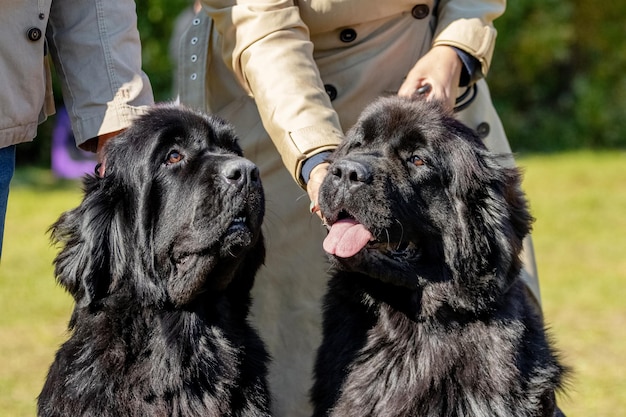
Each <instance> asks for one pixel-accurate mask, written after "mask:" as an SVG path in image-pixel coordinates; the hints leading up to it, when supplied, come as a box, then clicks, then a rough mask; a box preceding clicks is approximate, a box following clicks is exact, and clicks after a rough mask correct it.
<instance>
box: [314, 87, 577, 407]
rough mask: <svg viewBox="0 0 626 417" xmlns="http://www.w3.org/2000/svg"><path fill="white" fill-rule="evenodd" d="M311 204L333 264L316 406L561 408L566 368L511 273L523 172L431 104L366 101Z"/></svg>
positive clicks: (522, 212)
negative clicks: (325, 228)
mask: <svg viewBox="0 0 626 417" xmlns="http://www.w3.org/2000/svg"><path fill="white" fill-rule="evenodd" d="M319 204H320V207H321V209H322V212H323V213H324V216H325V217H326V220H327V222H328V224H329V226H330V230H329V233H328V236H327V238H326V240H325V241H324V249H325V250H326V252H328V253H329V258H330V261H331V264H332V266H333V273H332V277H331V280H330V283H329V287H328V292H327V294H326V297H325V307H324V308H325V309H324V320H323V341H322V345H321V347H320V349H319V351H318V357H317V361H316V365H315V378H316V380H315V383H314V387H313V389H312V400H313V403H314V406H315V413H314V415H315V416H341V417H346V416H355V417H356V416H358V417H362V416H385V417H390V416H420V417H435V416H436V417H441V416H446V417H461V416H464V417H467V416H474V417H478V416H502V417H505V416H506V417H515V416H519V417H522V416H524V417H530V416H545V417H547V416H550V417H552V416H555V415H560V411H559V410H558V408H557V406H556V402H555V390H557V389H559V388H560V387H561V385H562V381H563V378H564V375H565V373H566V369H565V367H564V366H562V365H561V364H560V363H559V360H558V358H557V355H556V353H555V350H554V349H553V347H552V345H551V343H550V342H549V340H548V338H547V336H546V333H545V331H544V325H543V321H542V317H541V316H540V314H539V313H537V311H536V308H535V307H534V306H533V305H532V301H530V299H529V296H528V294H527V292H526V290H525V288H524V284H523V282H522V281H521V280H520V279H519V272H520V268H521V261H520V258H519V254H520V251H521V249H522V240H523V239H524V237H525V236H526V235H527V234H528V233H529V231H530V228H531V223H532V218H531V216H530V214H529V212H528V209H527V203H526V200H525V198H524V195H523V194H522V192H521V190H520V174H519V172H518V171H517V170H515V169H510V168H504V167H503V166H501V165H500V164H499V163H498V158H497V157H496V156H494V155H492V154H490V153H489V152H488V151H487V150H486V149H485V147H484V146H483V145H482V143H481V142H480V140H479V139H478V137H477V136H476V134H475V133H474V132H473V131H472V130H470V129H469V128H467V127H465V126H464V125H463V124H461V123H460V122H458V121H457V120H455V119H454V118H453V117H452V116H451V115H448V114H446V113H445V112H444V111H443V110H442V109H441V108H440V106H439V105H437V104H432V103H428V102H426V101H422V100H415V101H411V100H407V99H402V98H398V97H393V98H391V97H389V98H382V99H379V101H377V102H375V103H373V104H372V105H371V106H369V107H368V108H367V109H366V110H365V111H364V113H363V115H362V116H361V118H360V119H359V121H358V122H357V124H356V125H355V126H354V127H353V128H352V129H351V130H350V132H349V133H348V135H347V140H346V141H345V142H344V143H342V145H341V146H340V147H339V149H337V151H336V152H335V154H334V155H333V157H332V164H331V166H330V167H329V175H328V176H327V177H326V179H325V181H324V183H323V184H322V187H321V189H320V197H319Z"/></svg>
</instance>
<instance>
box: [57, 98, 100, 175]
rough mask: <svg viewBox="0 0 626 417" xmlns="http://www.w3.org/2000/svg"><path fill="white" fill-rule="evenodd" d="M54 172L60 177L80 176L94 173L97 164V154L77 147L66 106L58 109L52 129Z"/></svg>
mask: <svg viewBox="0 0 626 417" xmlns="http://www.w3.org/2000/svg"><path fill="white" fill-rule="evenodd" d="M51 159H52V172H53V173H54V175H55V176H57V177H59V178H68V179H74V178H80V177H82V176H83V175H84V174H92V173H93V172H94V168H95V166H96V163H97V161H96V154H94V153H91V152H87V151H83V150H82V149H79V148H77V147H76V143H75V142H74V134H73V133H72V126H71V124H70V118H69V115H68V114H67V110H65V107H61V108H59V109H58V110H57V114H56V123H55V126H54V129H53V131H52V155H51Z"/></svg>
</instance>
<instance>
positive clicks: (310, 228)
mask: <svg viewBox="0 0 626 417" xmlns="http://www.w3.org/2000/svg"><path fill="white" fill-rule="evenodd" d="M294 3H295V4H294ZM203 5H204V8H205V11H206V12H207V13H208V14H203V13H201V14H200V15H198V16H197V17H196V19H195V20H194V21H193V22H192V25H191V27H190V28H189V30H188V32H187V34H186V35H185V37H184V38H183V40H182V41H181V48H180V56H179V62H180V63H181V65H180V67H179V83H180V84H179V85H180V91H179V93H180V98H181V102H182V103H183V104H187V105H190V106H193V107H198V108H201V109H203V110H206V111H209V112H212V113H216V114H218V115H220V116H222V117H224V118H225V119H227V120H228V121H230V122H231V123H233V124H234V125H235V128H236V130H237V133H238V135H239V137H240V144H241V145H242V147H243V149H244V154H245V155H246V156H247V157H248V158H250V159H252V160H253V161H254V162H255V163H257V165H259V167H260V169H261V175H262V179H263V184H264V188H265V192H266V199H267V210H266V212H267V214H266V220H265V224H264V233H265V238H266V241H267V245H268V254H267V259H266V264H265V267H264V268H263V269H262V270H261V271H260V273H259V275H258V276H257V280H256V283H255V287H254V289H253V310H252V313H253V317H252V319H253V322H254V324H255V325H256V326H257V327H258V328H259V329H260V332H261V336H262V338H263V339H264V341H265V342H266V343H267V345H268V347H269V349H270V353H271V354H272V356H273V361H272V365H271V367H270V386H271V389H272V391H273V393H274V407H273V408H274V411H275V415H277V416H289V417H292V416H305V415H310V408H309V407H308V404H307V399H308V395H307V392H308V389H309V388H310V385H311V382H310V381H311V369H312V363H313V358H314V352H315V349H316V348H317V346H318V344H319V336H320V335H319V326H320V318H321V311H320V298H321V296H322V294H323V292H324V289H325V284H326V279H327V276H328V275H327V274H328V272H327V264H326V263H325V255H324V254H323V252H322V248H321V241H322V239H323V237H324V235H325V231H324V230H323V228H322V227H321V225H320V221H319V219H318V218H317V217H315V216H311V217H309V216H307V215H306V213H307V211H308V205H309V200H308V197H307V195H306V193H305V192H304V191H303V190H302V188H300V187H303V186H304V184H303V181H302V178H301V176H300V170H301V168H302V163H303V161H305V160H306V159H307V158H309V157H311V156H313V155H315V154H316V153H318V152H322V151H325V150H330V149H333V148H334V147H335V145H336V144H337V143H338V142H339V141H340V140H341V139H342V138H343V132H345V131H346V130H347V129H348V128H350V127H351V126H352V124H353V123H354V122H355V120H356V118H357V116H358V115H359V113H360V112H361V110H362V109H363V108H364V107H365V106H366V105H367V104H368V103H369V102H371V101H372V100H373V99H374V98H375V97H377V96H380V95H388V94H395V93H396V92H397V91H398V89H399V87H400V85H401V84H402V81H403V79H404V77H405V75H406V74H407V72H408V71H409V69H410V68H411V67H412V66H413V65H414V64H415V63H416V61H417V60H418V59H419V58H420V57H421V56H422V55H424V54H425V53H426V52H427V51H428V50H429V49H430V48H431V47H432V46H433V45H451V46H455V47H457V48H460V49H462V50H463V51H466V52H468V53H469V54H471V55H472V56H474V57H475V58H477V59H478V61H479V62H480V65H481V70H482V73H483V74H487V73H488V71H489V66H490V63H491V58H492V55H493V50H494V42H495V37H496V31H495V29H494V27H493V26H492V21H493V19H495V18H496V17H498V16H499V15H500V14H501V13H502V12H503V11H504V8H505V1H504V0H442V1H440V3H439V7H438V8H437V10H434V8H433V7H434V4H433V1H430V0H426V1H422V0H417V1H407V0H385V1H381V0H344V1H340V0H309V1H295V2H294V1H288V0H256V1H255V0H238V1H237V0H204V1H203ZM434 12H435V13H436V15H437V16H438V17H437V18H435V17H434ZM207 46H208V47H207ZM477 91H478V94H477V96H476V99H475V100H474V101H473V102H472V104H471V105H470V106H469V107H468V108H467V109H465V110H463V111H462V112H460V113H458V117H459V118H460V119H461V120H463V121H464V122H465V123H466V124H468V125H469V126H471V127H473V128H476V129H477V130H478V131H479V132H481V135H482V137H483V140H484V141H485V143H486V144H487V146H488V147H489V148H491V149H492V150H493V151H496V152H500V153H502V152H504V153H508V152H510V148H509V145H508V141H507V139H506V136H505V133H504V130H503V128H502V125H501V123H500V121H499V119H498V116H497V114H496V112H495V110H494V108H493V105H492V103H491V99H490V96H489V91H488V88H487V84H486V83H485V81H484V80H481V81H479V82H478V90H477ZM277 150H278V152H277ZM510 163H511V164H513V161H512V159H511V160H510ZM285 168H286V169H285ZM294 180H295V181H294ZM298 185H299V186H300V187H299V186H298ZM529 242H530V241H529ZM530 253H531V254H532V252H530ZM527 265H528V267H527V270H528V271H527V273H526V275H527V278H529V281H532V282H533V283H535V284H536V272H535V270H534V263H533V258H532V256H531V257H530V258H529V260H528V262H527ZM532 288H533V290H534V292H535V295H536V297H537V298H538V297H539V292H538V287H537V286H536V285H533V286H532Z"/></svg>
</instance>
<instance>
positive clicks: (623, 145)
mask: <svg viewBox="0 0 626 417" xmlns="http://www.w3.org/2000/svg"><path fill="white" fill-rule="evenodd" d="M190 5H191V1H189V0H139V1H137V10H138V15H139V30H140V33H141V36H142V43H143V61H144V69H145V71H146V73H147V74H148V75H149V77H150V79H151V82H152V85H153V88H154V91H155V96H156V98H157V100H159V101H166V100H170V99H171V98H172V97H173V96H174V94H173V91H172V73H173V63H172V60H171V57H170V55H169V51H168V48H169V42H170V38H171V35H172V31H173V28H174V21H175V18H176V16H178V15H179V13H180V12H181V11H182V10H183V9H185V8H187V7H189V6H190ZM624 22H626V2H624V1H614V2H602V3H598V2H595V1H592V0H542V1H539V0H516V1H511V2H509V4H508V6H507V12H506V13H505V15H504V16H503V17H501V18H500V19H498V20H497V21H496V23H495V24H496V27H497V29H498V41H497V46H496V52H495V56H494V60H493V65H492V69H491V72H490V73H489V75H488V81H489V84H490V88H491V91H492V96H493V100H494V102H495V104H496V107H497V108H498V110H499V112H500V115H501V117H502V120H503V123H504V126H505V128H506V130H507V134H508V136H509V139H510V141H511V145H512V147H513V149H514V151H515V152H516V154H517V158H518V162H519V164H520V165H521V166H522V167H523V168H524V170H525V182H524V188H525V189H526V191H527V193H528V195H529V198H530V202H531V208H532V211H533V214H534V216H535V217H536V218H537V222H536V224H535V231H534V239H535V245H536V248H535V249H536V252H537V260H538V265H539V273H540V279H541V286H542V295H543V302H544V311H545V315H546V320H547V322H548V324H549V325H550V327H551V332H552V334H553V335H554V338H555V340H556V342H557V345H558V346H559V347H560V349H561V351H562V352H563V358H564V360H565V361H566V362H567V363H568V364H569V365H571V366H572V368H573V369H574V375H573V378H572V379H571V381H570V386H569V389H568V391H567V394H565V395H561V397H560V402H561V404H562V406H563V409H564V411H565V413H566V414H567V415H568V416H569V417H572V416H574V417H576V416H581V417H582V416H599V417H613V416H620V415H622V414H623V411H622V410H624V409H626V394H625V392H626V375H625V369H626V367H625V366H624V365H623V362H622V361H624V359H625V358H626V303H625V302H624V301H623V298H624V297H623V296H622V293H623V288H622V287H621V286H622V285H624V284H625V283H626V257H625V256H624V255H625V248H626V112H625V109H626V75H624V74H625V73H626V45H624V40H625V39H626V24H625V23H624ZM57 97H60V94H57ZM54 122H55V118H54V117H52V118H50V120H49V121H47V122H46V123H45V124H43V125H42V126H41V128H40V132H39V137H38V139H37V140H36V141H34V142H33V143H29V144H22V145H20V146H18V167H19V169H18V173H17V174H16V178H15V180H14V182H13V184H12V189H11V196H10V198H9V212H8V214H7V226H6V230H5V242H4V246H5V247H4V253H3V260H2V265H1V266H0V309H1V310H0V311H1V313H2V314H0V358H2V359H1V362H0V417H4V416H32V415H34V414H35V412H34V404H35V397H36V395H37V394H38V393H39V390H40V389H41V386H42V383H43V378H44V377H45V373H46V372H47V368H48V366H49V364H50V362H51V361H52V360H53V354H54V352H55V351H56V349H57V347H58V345H59V344H60V343H61V342H62V341H63V340H64V339H65V338H66V336H67V335H66V333H65V327H66V324H67V320H68V318H69V314H70V311H71V300H70V298H69V297H68V296H67V295H66V294H65V293H64V292H63V291H62V289H60V288H59V287H58V286H56V284H55V282H54V278H53V272H52V266H51V262H52V259H53V257H54V254H55V253H56V249H55V248H53V247H51V246H50V244H49V241H48V236H47V234H46V230H47V228H48V227H49V226H50V224H52V222H54V220H55V219H56V218H57V217H58V216H59V214H60V213H61V212H62V211H64V210H67V209H69V208H71V207H73V206H75V205H76V204H78V202H79V200H80V184H79V183H78V182H76V181H67V180H59V179H56V178H54V177H53V176H52V175H51V173H50V170H49V166H50V140H49V138H50V136H51V132H52V128H53V125H54Z"/></svg>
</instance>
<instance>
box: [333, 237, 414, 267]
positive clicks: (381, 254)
mask: <svg viewBox="0 0 626 417" xmlns="http://www.w3.org/2000/svg"><path fill="white" fill-rule="evenodd" d="M332 259H333V260H334V263H335V264H336V265H339V266H341V268H342V269H348V270H353V271H355V272H356V271H358V272H370V271H371V270H372V268H376V269H377V268H381V267H382V268H386V269H389V270H390V271H393V270H398V271H401V270H406V266H407V265H415V264H417V263H419V262H420V261H421V260H422V249H421V248H420V246H419V244H416V243H413V242H400V243H394V242H380V241H378V240H373V241H371V242H369V243H368V244H367V245H366V246H365V247H364V248H363V249H361V250H360V251H359V252H357V253H356V254H354V255H353V256H349V257H341V256H337V255H332Z"/></svg>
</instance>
